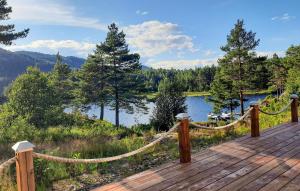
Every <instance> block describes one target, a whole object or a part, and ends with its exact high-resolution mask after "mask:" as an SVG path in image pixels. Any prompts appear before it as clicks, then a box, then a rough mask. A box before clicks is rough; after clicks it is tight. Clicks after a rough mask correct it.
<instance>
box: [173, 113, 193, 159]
mask: <svg viewBox="0 0 300 191" xmlns="http://www.w3.org/2000/svg"><path fill="white" fill-rule="evenodd" d="M176 118H177V119H178V120H179V121H180V126H179V128H178V139H179V154H180V163H188V162H191V143H190V132H189V116H188V114H187V113H180V114H178V115H177V116H176Z"/></svg>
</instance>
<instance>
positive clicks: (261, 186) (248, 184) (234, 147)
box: [94, 123, 300, 191]
mask: <svg viewBox="0 0 300 191" xmlns="http://www.w3.org/2000/svg"><path fill="white" fill-rule="evenodd" d="M109 190H113V191H136V190H147V191H158V190H171V191H175V190H187V191H192V190H228V191H233V190H242V191H246V190H250V191H254V190H264V191H266V190H269V191H275V190H282V191H283V190H284V191H287V190H300V123H290V124H285V125H280V126H278V127H274V128H271V129H268V130H266V131H264V132H263V133H261V136H260V137H258V138H252V137H250V136H245V137H241V138H239V139H236V140H234V141H230V142H226V143H223V144H220V145H217V146H214V147H211V148H209V149H207V150H205V151H203V152H201V153H197V154H195V155H193V156H192V162H191V163H188V164H180V163H179V162H178V161H175V162H172V163H168V164H165V165H162V166H160V167H158V168H155V169H151V170H147V171H144V172H141V173H139V174H136V175H133V176H131V177H128V178H126V179H124V180H122V181H121V182H116V183H112V184H108V185H105V186H103V187H100V188H97V189H94V191H109Z"/></svg>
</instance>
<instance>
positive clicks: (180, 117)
mask: <svg viewBox="0 0 300 191" xmlns="http://www.w3.org/2000/svg"><path fill="white" fill-rule="evenodd" d="M188 118H189V115H188V114H187V113H179V114H178V115H176V119H178V120H183V119H188Z"/></svg>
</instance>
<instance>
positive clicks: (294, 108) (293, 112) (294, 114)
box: [291, 94, 299, 122]
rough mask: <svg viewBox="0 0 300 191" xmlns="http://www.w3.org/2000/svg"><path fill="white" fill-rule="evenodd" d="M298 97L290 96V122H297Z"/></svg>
mask: <svg viewBox="0 0 300 191" xmlns="http://www.w3.org/2000/svg"><path fill="white" fill-rule="evenodd" d="M298 98H299V97H298V95H296V94H292V95H291V99H292V103H291V115H292V122H298Z"/></svg>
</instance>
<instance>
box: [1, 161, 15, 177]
mask: <svg viewBox="0 0 300 191" xmlns="http://www.w3.org/2000/svg"><path fill="white" fill-rule="evenodd" d="M15 162H16V157H13V158H11V159H9V160H7V161H5V162H4V163H2V164H1V165H0V175H2V174H3V173H4V171H5V170H6V169H8V168H9V167H10V166H11V165H12V164H14V163H15Z"/></svg>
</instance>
